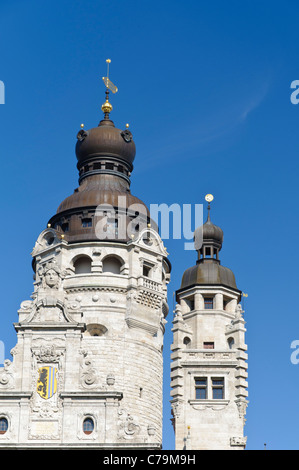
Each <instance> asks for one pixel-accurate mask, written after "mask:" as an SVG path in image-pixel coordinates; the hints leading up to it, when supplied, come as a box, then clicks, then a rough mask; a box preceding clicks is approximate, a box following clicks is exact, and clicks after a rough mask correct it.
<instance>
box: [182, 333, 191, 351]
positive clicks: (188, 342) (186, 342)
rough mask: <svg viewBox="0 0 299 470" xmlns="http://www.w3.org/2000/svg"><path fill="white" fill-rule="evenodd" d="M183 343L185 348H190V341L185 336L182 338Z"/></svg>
mask: <svg viewBox="0 0 299 470" xmlns="http://www.w3.org/2000/svg"><path fill="white" fill-rule="evenodd" d="M183 343H184V345H185V346H186V348H190V346H191V339H190V338H188V336H186V337H185V338H184V341H183Z"/></svg>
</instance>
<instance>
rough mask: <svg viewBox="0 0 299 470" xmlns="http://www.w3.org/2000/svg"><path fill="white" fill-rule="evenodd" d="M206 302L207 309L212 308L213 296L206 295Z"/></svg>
mask: <svg viewBox="0 0 299 470" xmlns="http://www.w3.org/2000/svg"><path fill="white" fill-rule="evenodd" d="M204 302H205V309H212V308H213V297H206V298H205V299H204Z"/></svg>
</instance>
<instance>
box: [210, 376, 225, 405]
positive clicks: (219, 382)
mask: <svg viewBox="0 0 299 470" xmlns="http://www.w3.org/2000/svg"><path fill="white" fill-rule="evenodd" d="M212 397H213V400H223V398H224V379H223V378H213V379H212Z"/></svg>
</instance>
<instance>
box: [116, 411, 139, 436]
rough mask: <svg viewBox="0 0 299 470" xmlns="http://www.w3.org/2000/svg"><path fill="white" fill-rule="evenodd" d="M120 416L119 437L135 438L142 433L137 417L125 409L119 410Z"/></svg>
mask: <svg viewBox="0 0 299 470" xmlns="http://www.w3.org/2000/svg"><path fill="white" fill-rule="evenodd" d="M118 417H119V419H118V434H117V437H118V439H120V440H121V439H134V438H135V437H136V436H137V435H138V434H139V433H140V426H139V424H138V422H137V420H136V417H134V416H132V415H131V414H130V413H127V411H126V410H124V409H121V410H119V412H118Z"/></svg>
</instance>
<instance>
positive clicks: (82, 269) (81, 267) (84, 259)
mask: <svg viewBox="0 0 299 470" xmlns="http://www.w3.org/2000/svg"><path fill="white" fill-rule="evenodd" d="M74 268H75V274H86V273H91V259H90V258H89V257H88V256H80V258H78V259H77V260H76V261H75V262H74Z"/></svg>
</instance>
